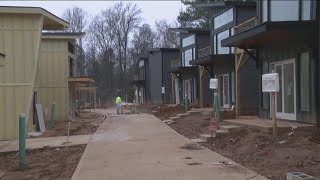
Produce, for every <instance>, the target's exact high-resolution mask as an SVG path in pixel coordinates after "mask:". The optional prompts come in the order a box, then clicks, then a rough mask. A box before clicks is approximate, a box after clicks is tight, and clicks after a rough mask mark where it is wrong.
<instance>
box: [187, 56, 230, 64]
mask: <svg viewBox="0 0 320 180" xmlns="http://www.w3.org/2000/svg"><path fill="white" fill-rule="evenodd" d="M230 62H231V64H232V63H234V54H210V55H208V56H204V57H201V58H198V59H195V60H192V61H190V64H192V65H201V66H206V65H224V64H230Z"/></svg>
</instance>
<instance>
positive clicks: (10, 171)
mask: <svg viewBox="0 0 320 180" xmlns="http://www.w3.org/2000/svg"><path fill="white" fill-rule="evenodd" d="M85 147H86V145H80V146H70V147H69V150H67V148H66V147H63V148H42V149H35V150H27V153H26V162H27V168H26V169H25V170H24V171H20V170H19V161H18V160H19V159H18V158H19V157H18V156H19V155H18V152H10V153H1V154H0V162H1V163H0V179H1V180H18V179H19V180H69V179H71V176H72V175H73V173H74V171H75V169H76V167H77V165H78V163H79V161H80V159H81V156H82V154H83V152H84V150H85ZM3 173H4V174H3ZM1 174H3V175H1Z"/></svg>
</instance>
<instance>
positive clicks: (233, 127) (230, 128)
mask: <svg viewBox="0 0 320 180" xmlns="http://www.w3.org/2000/svg"><path fill="white" fill-rule="evenodd" d="M219 128H220V130H223V131H227V132H232V131H234V130H237V129H240V128H241V127H240V126H236V125H224V126H220V127H219Z"/></svg>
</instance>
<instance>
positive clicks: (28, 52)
mask: <svg viewBox="0 0 320 180" xmlns="http://www.w3.org/2000/svg"><path fill="white" fill-rule="evenodd" d="M42 18H43V17H42V16H40V15H13V14H7V15H6V14H1V17H0V47H1V51H2V53H4V54H5V55H6V56H5V66H4V67H1V70H0V100H1V103H0V113H1V114H0V140H10V139H16V138H17V137H18V117H19V114H20V113H25V114H27V118H28V119H27V120H28V124H27V125H28V127H29V128H30V127H31V126H32V125H31V123H32V118H30V117H32V112H31V110H30V109H31V108H29V107H30V104H31V103H32V102H31V100H32V94H33V93H32V91H33V83H34V73H35V71H36V69H35V65H36V62H37V59H38V56H37V55H38V52H39V49H38V48H37V47H39V46H40V41H41V40H40V37H41V30H42ZM30 119H31V120H30Z"/></svg>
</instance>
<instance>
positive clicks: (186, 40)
mask: <svg viewBox="0 0 320 180" xmlns="http://www.w3.org/2000/svg"><path fill="white" fill-rule="evenodd" d="M194 43H195V35H191V36H189V37H186V38H184V39H182V47H187V46H190V45H192V44H194Z"/></svg>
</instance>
